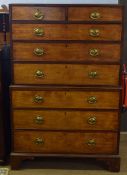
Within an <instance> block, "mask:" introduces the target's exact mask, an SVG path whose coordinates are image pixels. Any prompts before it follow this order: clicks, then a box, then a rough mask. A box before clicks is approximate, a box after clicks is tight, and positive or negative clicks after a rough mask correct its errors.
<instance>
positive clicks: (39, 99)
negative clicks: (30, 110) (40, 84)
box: [33, 95, 44, 103]
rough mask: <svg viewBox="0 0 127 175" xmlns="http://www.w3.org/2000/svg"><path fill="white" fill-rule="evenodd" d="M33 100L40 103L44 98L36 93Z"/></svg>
mask: <svg viewBox="0 0 127 175" xmlns="http://www.w3.org/2000/svg"><path fill="white" fill-rule="evenodd" d="M33 100H34V102H35V103H42V102H44V98H43V97H41V96H38V95H36V96H35V97H34V99H33Z"/></svg>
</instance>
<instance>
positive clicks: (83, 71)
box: [13, 63, 120, 86]
mask: <svg viewBox="0 0 127 175" xmlns="http://www.w3.org/2000/svg"><path fill="white" fill-rule="evenodd" d="M13 66H14V69H13V70H14V84H65V85H114V86H117V85H118V84H119V79H118V77H119V69H120V66H119V65H103V66H100V65H83V64H16V63H15V64H14V65H13ZM28 80H29V81H28Z"/></svg>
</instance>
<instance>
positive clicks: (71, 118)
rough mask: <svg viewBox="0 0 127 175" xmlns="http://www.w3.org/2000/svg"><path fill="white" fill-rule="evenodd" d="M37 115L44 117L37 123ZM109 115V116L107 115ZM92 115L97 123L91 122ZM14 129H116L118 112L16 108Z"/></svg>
mask: <svg viewBox="0 0 127 175" xmlns="http://www.w3.org/2000/svg"><path fill="white" fill-rule="evenodd" d="M37 116H41V117H42V118H43V122H42V123H41V124H38V123H36V118H37ZM107 116H108V117H107ZM91 117H95V118H96V123H95V124H89V123H88V121H89V119H90V118H91ZM13 125H14V129H35V130H36V129H42V130H90V131H92V130H116V131H117V129H118V112H110V111H106V112H100V111H99V112H98V111H68V110H61V111H59V110H32V111H31V110H14V111H13Z"/></svg>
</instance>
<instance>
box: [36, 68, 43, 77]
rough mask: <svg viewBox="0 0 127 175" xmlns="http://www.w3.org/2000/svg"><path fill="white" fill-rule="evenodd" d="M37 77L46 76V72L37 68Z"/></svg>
mask: <svg viewBox="0 0 127 175" xmlns="http://www.w3.org/2000/svg"><path fill="white" fill-rule="evenodd" d="M35 77H37V78H44V77H45V74H44V72H43V71H41V70H37V71H36V73H35Z"/></svg>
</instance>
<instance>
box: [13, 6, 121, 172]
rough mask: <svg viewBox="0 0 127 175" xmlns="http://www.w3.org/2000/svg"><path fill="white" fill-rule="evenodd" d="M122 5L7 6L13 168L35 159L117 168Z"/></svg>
mask: <svg viewBox="0 0 127 175" xmlns="http://www.w3.org/2000/svg"><path fill="white" fill-rule="evenodd" d="M122 11H123V10H122V7H121V6H120V5H46V4H45V5H44V4H39V5H33V4H12V5H10V13H11V57H12V85H11V87H10V92H11V103H12V105H11V106H12V140H13V141H12V153H11V164H12V168H13V169H16V168H18V165H19V163H20V162H21V160H24V159H27V157H36V156H44V157H46V156H49V157H50V156H60V157H62V156H64V157H86V158H96V159H98V160H103V161H104V162H105V163H106V164H107V165H108V169H109V170H111V171H119V168H120V157H119V133H120V131H119V130H120V129H119V125H120V107H121V80H120V74H121V71H120V70H121V65H120V63H121V53H122V51H121V50H122V23H123V15H122V13H123V12H122Z"/></svg>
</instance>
